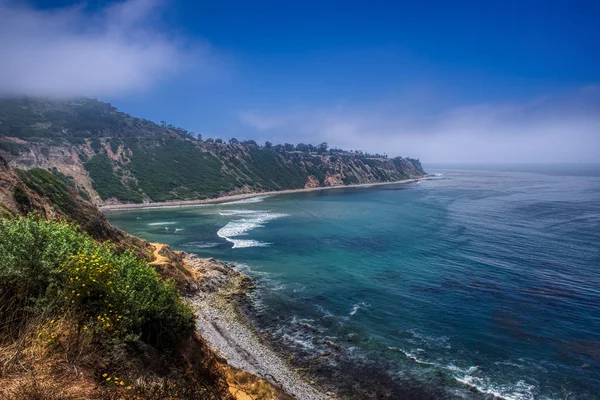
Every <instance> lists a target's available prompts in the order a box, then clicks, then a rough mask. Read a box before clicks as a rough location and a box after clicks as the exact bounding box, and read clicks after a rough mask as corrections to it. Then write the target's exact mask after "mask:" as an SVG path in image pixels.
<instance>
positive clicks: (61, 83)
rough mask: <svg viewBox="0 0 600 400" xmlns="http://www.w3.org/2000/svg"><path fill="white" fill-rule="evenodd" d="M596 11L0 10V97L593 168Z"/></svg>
mask: <svg viewBox="0 0 600 400" xmlns="http://www.w3.org/2000/svg"><path fill="white" fill-rule="evenodd" d="M598 21H600V2H598V1H574V0H571V1H559V0H549V1H548V0H546V1H528V0H520V1H511V0H503V1H453V2H448V1H420V2H415V1H411V2H408V1H406V2H403V1H383V0H378V1H366V0H365V1H355V0H346V1H333V0H331V1H329V0H321V1H312V0H303V1H256V2H248V1H239V2H236V1H226V0H223V1H187V0H170V1H169V0H125V1H99V0H88V1H87V2H72V1H61V0H57V1H52V0H37V1H29V2H23V1H14V0H0V49H2V56H1V57H0V76H1V77H2V79H0V96H15V95H27V96H42V97H58V98H66V97H74V96H88V97H95V98H98V99H100V100H104V101H108V102H111V103H112V104H114V105H115V106H116V107H118V108H119V109H120V110H122V111H124V112H127V113H130V114H132V115H135V116H139V117H144V118H147V119H150V120H153V121H156V122H159V121H167V122H168V123H171V124H173V125H176V126H180V127H183V128H186V129H188V130H190V131H193V132H195V133H201V134H202V135H203V137H204V138H208V137H213V138H223V139H229V138H231V137H235V138H237V139H254V140H256V141H257V142H259V143H262V142H264V141H266V140H269V141H271V142H274V143H284V142H290V143H299V142H304V143H313V144H318V143H321V142H327V143H329V145H330V146H332V147H333V146H337V147H341V148H345V149H353V150H354V149H361V150H364V151H368V152H378V153H387V154H388V155H390V156H411V157H415V158H420V159H421V161H422V162H423V163H425V164H427V163H452V162H455V163H456V162H458V163H484V162H485V163H490V162H494V163H500V162H519V163H523V162H584V163H589V162H600V23H599V22H598Z"/></svg>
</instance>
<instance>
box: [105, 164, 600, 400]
mask: <svg viewBox="0 0 600 400" xmlns="http://www.w3.org/2000/svg"><path fill="white" fill-rule="evenodd" d="M426 170H427V171H428V172H430V173H431V174H432V175H431V179H428V180H424V181H419V182H415V183H410V184H400V185H388V186H377V187H372V188H340V189H332V190H324V191H314V192H304V193H295V194H286V195H278V196H271V197H256V198H252V199H247V200H242V201H236V202H230V203H225V204H218V205H205V206H196V207H189V208H172V209H156V210H136V211H128V212H110V213H108V217H109V219H110V221H111V222H112V223H113V224H115V225H116V226H118V227H120V228H122V229H123V230H125V231H126V232H129V233H131V234H133V235H136V236H139V237H142V238H144V239H147V240H149V241H153V242H162V243H167V244H169V245H171V246H172V248H173V249H176V250H184V251H187V252H193V253H197V254H198V255H199V256H202V257H214V258H218V259H221V260H224V261H229V262H233V263H235V264H236V265H237V267H238V268H239V269H241V270H242V271H243V272H245V273H247V274H248V275H250V276H252V277H254V278H255V279H256V281H257V290H256V291H255V292H254V293H253V294H252V295H251V302H250V306H249V307H248V313H249V315H250V318H251V320H252V321H253V323H254V325H255V326H256V328H257V330H258V331H259V333H260V335H261V336H263V337H265V338H267V339H268V340H269V341H270V342H271V343H273V345H274V346H275V347H276V348H278V349H280V350H283V351H285V352H287V353H290V354H293V355H294V356H293V357H291V358H292V359H293V360H292V363H294V364H295V365H296V366H298V367H303V368H307V369H308V370H309V371H310V372H311V373H312V374H314V375H315V376H316V377H317V381H319V382H320V383H322V384H323V385H324V386H326V387H336V388H337V390H338V391H339V393H340V394H341V395H342V396H343V397H348V398H366V397H368V396H378V397H379V396H381V397H382V398H407V399H419V398H423V399H440V398H473V399H475V398H493V396H498V397H500V398H504V399H522V400H527V399H566V398H568V399H569V400H578V399H600V166H576V165H570V166H552V165H538V166H533V165H525V166H506V167H498V166H491V167H490V166H465V167H452V168H450V167H448V166H429V167H428V166H426Z"/></svg>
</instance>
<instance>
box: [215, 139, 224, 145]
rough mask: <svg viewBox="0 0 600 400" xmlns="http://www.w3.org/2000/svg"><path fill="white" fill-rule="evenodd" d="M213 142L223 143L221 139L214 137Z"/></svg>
mask: <svg viewBox="0 0 600 400" xmlns="http://www.w3.org/2000/svg"><path fill="white" fill-rule="evenodd" d="M215 143H219V144H221V143H223V139H215Z"/></svg>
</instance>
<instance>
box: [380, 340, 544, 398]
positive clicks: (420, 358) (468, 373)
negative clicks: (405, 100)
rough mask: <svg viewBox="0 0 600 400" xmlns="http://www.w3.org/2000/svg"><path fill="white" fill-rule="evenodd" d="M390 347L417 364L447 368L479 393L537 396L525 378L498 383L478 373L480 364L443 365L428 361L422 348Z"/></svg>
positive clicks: (504, 396)
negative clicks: (465, 365) (515, 381)
mask: <svg viewBox="0 0 600 400" xmlns="http://www.w3.org/2000/svg"><path fill="white" fill-rule="evenodd" d="M388 349H389V350H391V351H395V352H398V353H402V354H404V355H405V356H406V357H407V358H408V359H410V360H411V361H413V362H415V363H417V364H421V365H429V366H432V367H436V368H440V369H442V370H445V371H447V372H448V373H449V374H450V375H451V376H452V378H454V380H456V381H457V382H459V383H462V384H463V385H466V386H468V387H472V388H474V389H477V391H478V392H479V393H484V394H489V395H492V396H494V398H498V399H504V400H533V399H535V398H536V397H535V394H534V392H533V391H534V389H535V388H536V386H535V385H533V384H530V383H527V382H525V381H524V380H519V381H517V383H515V384H497V383H493V382H491V379H490V378H489V377H486V376H483V375H481V374H478V372H480V369H479V367H478V366H468V367H466V368H460V367H458V366H456V365H455V364H454V363H450V364H447V365H442V364H440V363H439V362H433V361H427V360H426V359H425V358H424V353H425V350H424V349H421V348H417V349H415V350H414V351H407V350H404V349H401V348H399V347H393V346H389V347H388ZM438 361H439V360H438ZM513 365H515V364H513Z"/></svg>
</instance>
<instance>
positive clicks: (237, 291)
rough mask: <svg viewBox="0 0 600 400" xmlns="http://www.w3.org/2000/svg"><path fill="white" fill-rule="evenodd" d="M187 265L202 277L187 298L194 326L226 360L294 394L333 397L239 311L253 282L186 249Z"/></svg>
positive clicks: (322, 398) (319, 399)
mask: <svg viewBox="0 0 600 400" xmlns="http://www.w3.org/2000/svg"><path fill="white" fill-rule="evenodd" d="M183 261H184V263H185V265H186V267H188V268H189V269H191V270H192V271H194V272H196V273H197V274H198V275H199V276H201V277H202V278H201V280H200V288H199V290H198V291H197V292H195V293H194V294H193V295H191V296H189V297H188V298H187V300H188V302H189V303H190V304H192V307H193V309H194V312H195V314H196V329H197V330H198V332H199V333H200V335H201V336H202V337H203V338H204V339H205V340H206V341H207V342H208V344H209V345H210V347H211V348H212V349H213V350H214V351H216V352H217V353H218V354H219V355H220V356H221V357H223V358H224V359H225V360H227V364H229V365H231V366H233V367H235V368H238V369H241V370H244V371H246V372H249V373H251V374H254V375H256V376H258V377H261V378H264V379H266V380H268V381H270V382H271V383H272V384H273V385H275V386H276V387H279V388H280V389H281V390H282V391H283V392H285V393H287V394H289V395H292V396H294V397H296V398H299V399H306V400H325V399H331V398H335V397H333V396H330V395H329V394H324V393H321V392H320V391H319V390H318V389H317V388H316V386H315V382H314V381H313V380H312V378H310V377H307V376H302V375H301V374H300V372H299V371H297V370H296V369H294V368H293V367H292V366H291V365H290V364H289V363H288V362H287V361H286V359H285V357H284V356H283V355H281V354H279V353H278V352H276V351H275V350H274V349H273V348H272V347H271V346H269V345H268V344H267V343H264V342H263V341H262V340H261V339H260V338H259V337H258V336H257V334H256V332H255V328H254V327H253V326H252V325H251V323H250V321H248V319H247V318H246V316H245V315H244V313H243V311H242V310H241V307H240V306H241V304H242V303H243V302H244V301H246V297H247V294H248V293H249V292H251V291H252V290H253V288H254V283H253V281H252V280H251V279H250V278H249V277H247V276H246V275H244V274H242V273H240V272H238V271H236V270H235V269H234V268H233V267H234V266H233V265H232V264H228V263H225V262H222V261H218V260H215V259H203V258H199V257H196V256H195V255H191V254H186V255H185V257H184V259H183Z"/></svg>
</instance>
